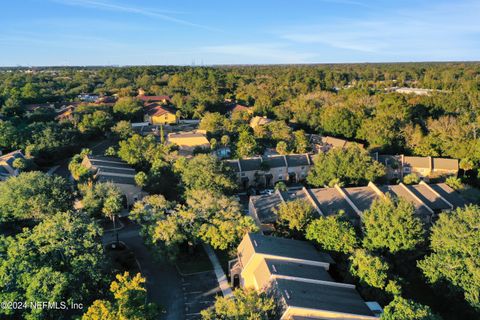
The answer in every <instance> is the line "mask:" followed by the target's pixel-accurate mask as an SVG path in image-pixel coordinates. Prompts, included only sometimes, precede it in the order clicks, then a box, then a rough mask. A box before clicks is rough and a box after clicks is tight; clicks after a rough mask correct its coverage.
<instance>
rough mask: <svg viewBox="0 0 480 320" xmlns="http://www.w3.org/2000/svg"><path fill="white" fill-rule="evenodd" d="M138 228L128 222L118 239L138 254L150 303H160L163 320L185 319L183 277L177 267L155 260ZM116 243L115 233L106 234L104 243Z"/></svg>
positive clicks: (136, 255)
mask: <svg viewBox="0 0 480 320" xmlns="http://www.w3.org/2000/svg"><path fill="white" fill-rule="evenodd" d="M139 229H140V228H139V227H138V226H137V225H135V224H133V223H126V224H125V228H123V229H122V230H120V231H119V238H120V241H123V242H124V243H125V244H126V245H127V246H128V247H129V248H130V249H132V250H133V252H134V253H135V257H136V259H137V261H138V262H139V264H140V267H141V271H142V275H143V276H144V277H145V278H146V279H147V291H148V299H149V301H152V302H155V303H158V304H159V305H161V306H162V307H163V309H165V310H166V313H165V314H164V315H163V316H162V319H165V320H179V319H185V301H184V293H183V291H182V280H181V277H180V275H179V274H178V272H177V270H176V268H175V267H174V266H172V265H170V264H168V263H160V262H157V261H155V260H154V259H153V257H152V254H151V253H150V252H149V250H148V248H147V247H146V246H145V245H144V243H143V239H142V237H141V236H140V235H139ZM114 240H115V238H114V233H113V232H106V233H105V235H104V237H103V242H104V243H108V242H111V241H114Z"/></svg>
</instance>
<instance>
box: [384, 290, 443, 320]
mask: <svg viewBox="0 0 480 320" xmlns="http://www.w3.org/2000/svg"><path fill="white" fill-rule="evenodd" d="M381 319H382V320H441V318H440V317H439V316H437V315H435V314H434V313H433V312H432V310H431V309H430V308H429V307H428V306H424V305H422V304H419V303H417V302H414V301H411V300H407V299H404V298H402V297H400V296H396V297H395V298H394V299H393V301H392V302H390V303H389V304H388V305H387V306H386V307H385V309H384V312H383V314H382V317H381Z"/></svg>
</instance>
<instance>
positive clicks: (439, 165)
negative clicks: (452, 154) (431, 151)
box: [433, 158, 458, 170]
mask: <svg viewBox="0 0 480 320" xmlns="http://www.w3.org/2000/svg"><path fill="white" fill-rule="evenodd" d="M433 169H434V170H458V160H457V159H446V158H433Z"/></svg>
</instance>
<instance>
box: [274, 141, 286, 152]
mask: <svg viewBox="0 0 480 320" xmlns="http://www.w3.org/2000/svg"><path fill="white" fill-rule="evenodd" d="M276 150H277V152H278V153H280V154H288V153H289V152H288V145H287V143H286V142H285V141H279V142H278V143H277V148H276Z"/></svg>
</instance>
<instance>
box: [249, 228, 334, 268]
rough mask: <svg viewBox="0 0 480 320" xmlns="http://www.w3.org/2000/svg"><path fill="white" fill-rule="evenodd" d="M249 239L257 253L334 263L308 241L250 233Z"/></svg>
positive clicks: (327, 255)
mask: <svg viewBox="0 0 480 320" xmlns="http://www.w3.org/2000/svg"><path fill="white" fill-rule="evenodd" d="M249 237H250V240H251V241H252V243H253V244H254V246H253V247H254V250H255V252H256V253H260V254H268V255H271V256H277V257H289V258H293V259H303V260H309V261H317V262H323V263H329V264H330V263H334V261H333V259H332V258H331V257H330V255H329V254H326V253H323V252H319V251H317V249H315V247H314V246H313V245H312V244H311V243H309V242H306V241H299V240H293V239H285V238H277V237H271V236H265V235H263V234H259V233H249Z"/></svg>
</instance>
